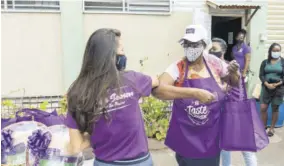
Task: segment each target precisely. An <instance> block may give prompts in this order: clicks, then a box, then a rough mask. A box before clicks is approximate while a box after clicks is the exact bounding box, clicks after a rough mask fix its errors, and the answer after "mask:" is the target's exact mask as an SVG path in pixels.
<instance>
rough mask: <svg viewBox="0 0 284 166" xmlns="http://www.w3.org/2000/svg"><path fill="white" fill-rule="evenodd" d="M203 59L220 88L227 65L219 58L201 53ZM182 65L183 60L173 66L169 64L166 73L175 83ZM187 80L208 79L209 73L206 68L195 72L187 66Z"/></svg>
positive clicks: (226, 72) (226, 71)
mask: <svg viewBox="0 0 284 166" xmlns="http://www.w3.org/2000/svg"><path fill="white" fill-rule="evenodd" d="M203 57H204V59H205V61H206V62H207V64H208V67H209V69H210V70H211V71H212V74H213V76H214V78H215V80H216V81H217V83H218V84H219V85H220V87H222V81H221V78H222V77H225V76H226V75H227V74H228V70H227V67H228V64H227V63H226V62H225V61H223V60H221V59H220V58H218V57H216V56H214V55H211V54H207V53H203ZM183 63H184V60H179V61H177V62H175V63H173V64H171V65H170V66H169V67H168V68H167V69H166V73H168V74H169V75H170V76H171V77H172V78H173V79H174V80H175V81H177V80H178V79H179V77H180V75H181V73H180V71H182V70H181V68H182V65H183ZM187 77H188V79H199V78H208V77H210V74H209V72H208V71H207V69H206V67H204V68H203V69H202V70H201V71H199V72H196V71H194V70H193V69H192V68H191V67H190V66H189V71H188V76H187Z"/></svg>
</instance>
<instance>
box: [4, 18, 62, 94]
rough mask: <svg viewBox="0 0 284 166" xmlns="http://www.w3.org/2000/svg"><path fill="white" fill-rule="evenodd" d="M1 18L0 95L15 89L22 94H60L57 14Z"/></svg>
mask: <svg viewBox="0 0 284 166" xmlns="http://www.w3.org/2000/svg"><path fill="white" fill-rule="evenodd" d="M1 19H2V20H1V23H2V24H1V33H2V36H1V39H2V42H1V43H2V44H1V47H2V50H1V54H2V55H1V58H2V61H1V65H2V68H1V69H2V73H1V79H2V81H1V88H2V92H1V93H2V95H7V94H8V93H10V92H11V91H13V90H16V89H19V88H25V90H26V95H56V94H62V88H63V87H62V51H61V33H60V14H51V13H45V14H44V13H1ZM12 95H16V96H19V95H20V94H17V93H13V94H12Z"/></svg>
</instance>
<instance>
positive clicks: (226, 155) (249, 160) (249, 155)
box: [221, 150, 257, 166]
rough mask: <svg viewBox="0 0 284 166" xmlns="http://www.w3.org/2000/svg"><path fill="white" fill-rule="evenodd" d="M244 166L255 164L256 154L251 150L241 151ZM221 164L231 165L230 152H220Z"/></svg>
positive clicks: (253, 165) (224, 165)
mask: <svg viewBox="0 0 284 166" xmlns="http://www.w3.org/2000/svg"><path fill="white" fill-rule="evenodd" d="M242 154H243V156H244V160H245V163H246V166H257V159H256V155H255V153H253V152H242ZM221 161H222V166H231V152H228V151H224V150H223V151H222V152H221Z"/></svg>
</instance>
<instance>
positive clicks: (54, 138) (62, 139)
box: [31, 125, 83, 166]
mask: <svg viewBox="0 0 284 166" xmlns="http://www.w3.org/2000/svg"><path fill="white" fill-rule="evenodd" d="M48 132H49V134H48V133H43V132H42V133H40V135H41V136H42V141H41V142H44V143H49V144H48V145H45V144H44V143H43V144H42V147H40V148H41V149H44V150H45V153H44V154H43V155H41V156H39V157H38V159H39V160H38V161H37V162H38V163H37V164H38V165H39V166H50V165H56V166H76V165H81V164H82V162H83V156H82V154H76V155H71V154H70V153H69V151H68V149H69V148H68V146H69V133H68V128H67V127H66V126H64V125H54V126H49V127H48ZM49 136H50V137H51V138H50V140H49V139H48V138H49ZM34 137H35V136H34ZM35 142H36V141H35ZM31 152H32V151H31Z"/></svg>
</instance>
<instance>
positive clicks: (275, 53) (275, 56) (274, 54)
mask: <svg viewBox="0 0 284 166" xmlns="http://www.w3.org/2000/svg"><path fill="white" fill-rule="evenodd" d="M280 56H281V52H280V51H279V52H273V51H272V52H271V57H272V58H273V59H278V58H279V57H280Z"/></svg>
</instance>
